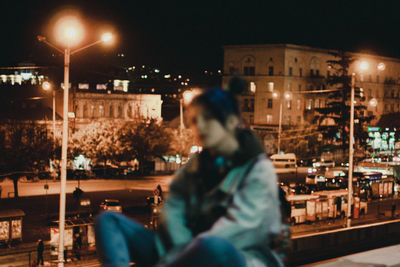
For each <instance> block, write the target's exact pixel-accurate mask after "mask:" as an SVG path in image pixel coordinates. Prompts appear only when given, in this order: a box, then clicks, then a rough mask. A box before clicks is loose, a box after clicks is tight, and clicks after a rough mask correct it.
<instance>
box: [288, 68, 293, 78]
mask: <svg viewBox="0 0 400 267" xmlns="http://www.w3.org/2000/svg"><path fill="white" fill-rule="evenodd" d="M292 75H293V68H292V67H289V76H292Z"/></svg>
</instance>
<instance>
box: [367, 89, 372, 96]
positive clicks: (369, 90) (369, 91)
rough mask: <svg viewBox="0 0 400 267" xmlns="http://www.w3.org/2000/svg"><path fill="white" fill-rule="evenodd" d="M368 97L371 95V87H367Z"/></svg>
mask: <svg viewBox="0 0 400 267" xmlns="http://www.w3.org/2000/svg"><path fill="white" fill-rule="evenodd" d="M368 97H372V89H371V88H368Z"/></svg>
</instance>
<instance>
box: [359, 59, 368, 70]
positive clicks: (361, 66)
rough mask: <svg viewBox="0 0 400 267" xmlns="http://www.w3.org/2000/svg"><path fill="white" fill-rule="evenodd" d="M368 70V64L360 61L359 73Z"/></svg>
mask: <svg viewBox="0 0 400 267" xmlns="http://www.w3.org/2000/svg"><path fill="white" fill-rule="evenodd" d="M368 68H369V63H368V62H367V61H361V62H360V70H361V71H366V70H368Z"/></svg>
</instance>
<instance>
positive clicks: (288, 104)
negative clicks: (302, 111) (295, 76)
mask: <svg viewBox="0 0 400 267" xmlns="http://www.w3.org/2000/svg"><path fill="white" fill-rule="evenodd" d="M286 105H287V109H292V100H288V101H287V102H286Z"/></svg>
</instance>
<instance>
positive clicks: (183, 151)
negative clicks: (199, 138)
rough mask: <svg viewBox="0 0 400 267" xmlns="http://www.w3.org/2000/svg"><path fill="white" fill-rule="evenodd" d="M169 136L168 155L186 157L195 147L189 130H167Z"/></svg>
mask: <svg viewBox="0 0 400 267" xmlns="http://www.w3.org/2000/svg"><path fill="white" fill-rule="evenodd" d="M168 130H169V132H170V136H171V142H170V144H171V146H170V151H169V153H170V154H172V155H176V154H178V155H180V156H182V157H187V156H189V154H190V148H191V147H192V146H193V145H195V140H194V136H193V132H192V130H190V129H187V128H185V129H183V130H182V131H181V130H179V129H168Z"/></svg>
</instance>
